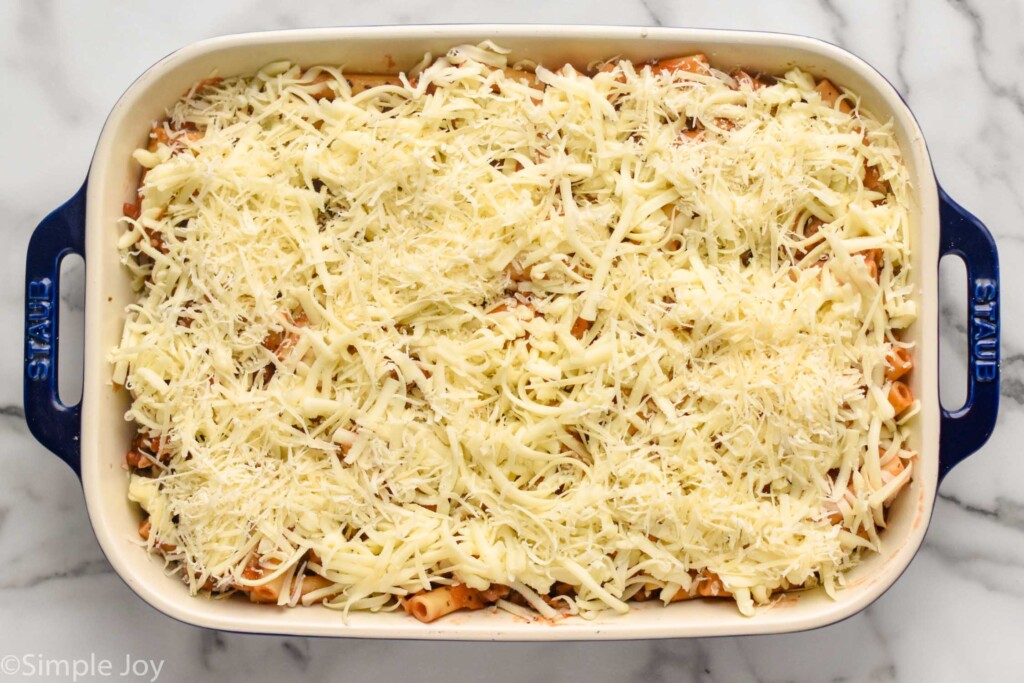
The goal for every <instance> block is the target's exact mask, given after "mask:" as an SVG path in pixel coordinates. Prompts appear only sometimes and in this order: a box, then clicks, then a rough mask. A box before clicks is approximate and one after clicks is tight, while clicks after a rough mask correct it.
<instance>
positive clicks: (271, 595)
mask: <svg viewBox="0 0 1024 683" xmlns="http://www.w3.org/2000/svg"><path fill="white" fill-rule="evenodd" d="M287 576H288V575H287V574H281V575H280V576H278V577H276V578H274V579H273V580H271V581H268V582H267V583H264V584H261V585H259V586H253V587H252V589H251V590H250V591H249V600H251V601H252V602H271V603H273V602H277V601H278V598H280V597H281V589H282V588H284V580H285V578H287Z"/></svg>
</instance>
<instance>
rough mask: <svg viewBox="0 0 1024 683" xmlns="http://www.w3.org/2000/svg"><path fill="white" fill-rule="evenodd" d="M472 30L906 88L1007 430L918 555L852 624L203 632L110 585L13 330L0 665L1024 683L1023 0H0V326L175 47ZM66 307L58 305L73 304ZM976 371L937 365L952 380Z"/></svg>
mask: <svg viewBox="0 0 1024 683" xmlns="http://www.w3.org/2000/svg"><path fill="white" fill-rule="evenodd" d="M468 21H471V22H511V21H523V22H551V23H624V24H637V25H651V26H653V25H665V26H702V27H711V28H749V29H760V30H770V31H781V32H789V33H799V34H805V35H811V36H816V37H820V38H823V39H826V40H829V41H831V42H834V43H836V44H838V45H841V46H843V47H845V48H847V49H850V50H852V51H854V52H855V53H857V54H858V55H860V56H862V57H863V58H865V59H867V60H868V61H869V62H871V63H872V64H873V65H875V66H876V67H877V68H878V69H879V70H880V71H882V73H883V74H884V75H885V76H886V77H888V78H889V79H890V80H891V81H892V82H893V83H894V84H895V85H896V86H897V88H898V89H899V90H900V92H901V93H902V94H903V95H904V97H905V98H907V100H908V102H909V103H910V105H911V107H912V108H913V109H914V112H915V114H916V115H917V116H918V118H919V121H920V123H921V125H922V128H923V129H924V132H925V136H926V139H927V140H928V143H929V148H930V151H931V154H932V157H933V161H934V164H935V169H936V173H937V175H938V177H939V179H940V181H941V182H942V183H943V185H944V187H945V188H946V189H947V190H948V191H949V192H950V194H951V195H952V196H953V197H955V198H956V199H957V200H958V201H960V202H961V203H962V204H963V205H964V206H966V207H968V208H969V209H970V210H972V211H973V212H975V213H976V214H977V215H978V216H979V217H980V218H981V219H982V220H983V221H984V222H985V223H986V224H987V225H988V226H989V227H990V229H991V230H992V232H993V233H994V234H995V235H996V237H997V240H998V243H999V246H1000V252H1001V259H1002V264H1003V273H1002V279H1003V296H1004V299H1003V335H1004V345H1003V352H1004V359H1005V360H1004V364H1003V385H1002V398H1003V404H1002V412H1001V415H1000V421H999V425H998V427H997V430H996V433H995V434H994V436H993V437H992V439H991V441H990V442H989V444H988V445H986V446H985V448H984V449H983V450H982V451H981V452H979V453H977V454H975V455H974V456H972V457H971V458H969V459H968V460H967V461H965V462H964V463H963V464H961V465H959V466H958V467H957V468H956V469H955V470H954V471H953V473H952V474H951V475H950V476H949V477H948V478H947V479H946V481H945V482H944V483H943V485H942V489H941V494H940V496H939V500H938V502H937V504H936V508H935V515H934V518H933V521H932V526H931V528H930V529H929V531H928V535H927V538H926V541H925V544H924V546H923V548H922V550H921V552H920V554H919V555H918V557H917V558H916V559H915V561H914V562H913V563H912V565H911V566H910V568H909V569H908V571H907V572H906V574H905V575H904V576H903V578H902V579H901V580H900V581H898V582H897V583H896V584H895V586H894V587H893V588H892V589H891V590H889V591H888V592H887V593H886V594H885V595H884V596H883V597H882V598H881V599H880V600H879V601H878V602H876V603H875V604H874V605H872V606H871V607H870V608H868V609H867V610H866V611H864V612H863V613H861V614H859V615H857V616H855V617H853V618H851V619H849V620H847V621H845V622H842V623H840V624H836V625H834V626H831V627H828V628H824V629H819V630H816V631H812V632H808V633H801V634H789V635H782V636H769V637H757V638H745V639H737V638H720V639H709V640H692V641H669V642H618V643H600V644H545V643H534V644H518V645H517V644H476V643H412V642H359V641H331V640H312V639H301V638H277V637H255V636H242V635H236V634H227V633H216V632H211V631H204V630H201V629H197V628H193V627H190V626H186V625H183V624H179V623H177V622H174V621H172V620H170V619H168V618H166V617H164V616H162V615H160V614H158V613H157V612H156V611H154V610H153V609H151V608H149V607H148V606H146V605H145V604H144V603H142V602H141V601H140V600H139V599H137V598H136V597H135V596H134V595H133V594H132V592H131V591H130V589H128V588H127V587H126V586H125V585H124V584H123V583H122V582H121V581H120V580H119V579H118V578H117V577H116V575H115V574H114V573H113V572H112V570H111V569H110V567H109V565H108V564H107V563H106V560H105V559H104V558H103V555H102V553H101V552H100V550H99V547H98V546H97V544H96V542H95V540H94V538H93V535H92V531H91V527H90V525H89V521H88V517H87V513H86V509H85V503H84V499H83V496H82V493H81V488H80V487H79V485H78V483H77V482H76V481H75V480H74V478H73V476H72V475H71V473H70V472H69V471H68V470H67V468H66V467H65V466H64V465H63V464H62V463H60V462H59V461H58V460H57V459H56V458H54V457H52V456H50V455H49V454H48V453H46V452H45V450H44V449H43V448H42V447H41V446H40V445H38V444H37V443H36V442H35V441H34V440H33V439H32V438H31V436H30V435H29V433H28V430H27V428H26V426H25V424H24V412H23V410H22V408H21V369H20V365H19V360H18V359H20V357H21V348H20V347H21V343H22V341H21V339H20V338H19V337H18V336H16V335H6V336H2V337H0V357H2V358H4V359H6V361H5V364H4V365H3V366H0V367H2V370H3V373H4V374H3V375H2V377H3V378H4V380H5V381H3V382H0V443H2V444H3V448H2V451H3V453H2V457H0V624H3V626H0V634H2V635H3V638H0V657H2V656H4V655H7V654H16V655H22V654H25V653H39V654H41V655H45V656H49V657H82V656H88V655H89V654H90V653H95V654H96V655H97V656H100V657H108V658H110V659H112V660H114V661H115V662H118V661H123V660H124V658H125V656H126V654H129V653H130V654H131V655H132V656H135V657H149V658H159V659H163V660H165V662H166V665H165V668H164V672H163V674H162V676H161V677H160V679H159V680H164V681H186V680H225V681H247V682H252V681H260V680H268V681H270V680H274V681H277V680H282V679H295V678H298V677H301V678H302V679H303V680H311V681H321V680H322V681H327V680H344V681H371V680H372V681H390V680H395V681H399V680H410V679H417V680H422V681H425V682H429V681H433V680H438V681H440V680H446V681H448V680H474V679H481V678H486V679H487V680H490V681H498V682H500V681H510V682H511V681H515V682H516V683H520V682H521V681H524V680H525V681H530V680H544V681H547V682H552V683H553V682H557V681H578V680H617V681H651V682H658V681H665V682H669V681H673V682H677V681H678V682H689V681H701V682H717V681H752V682H758V683H761V682H764V683H770V682H780V683H781V682H783V681H795V682H803V681H821V680H829V681H981V680H991V681H1012V680H1024V673H1022V671H1024V670H1022V669H1021V664H1022V663H1024V651H1022V648H1021V642H1022V640H1024V616H1022V615H1024V492H1022V484H1024V457H1022V454H1021V452H1020V451H1021V447H1020V444H1021V443H1024V317H1022V315H1021V314H1022V313H1024V306H1022V305H1021V303H1020V298H1019V297H1018V296H1017V294H1018V293H1019V292H1021V291H1024V269H1021V268H1020V267H1018V266H1017V263H1018V261H1020V260H1021V259H1022V258H1024V172H1022V170H1021V169H1022V168H1024V69H1022V68H1021V66H1020V65H1021V63H1022V59H1024V0H992V1H988V0H986V1H983V0H892V1H891V2H890V1H885V0H869V1H867V2H850V1H847V0H817V1H811V0H783V1H782V2H775V3H751V2H742V1H740V0H723V1H721V2H715V3H699V4H698V3H680V2H676V1H675V0H620V1H618V2H611V1H610V0H596V1H593V2H562V3H555V2H550V1H549V2H544V1H533V0H530V1H520V2H516V3H508V2H503V3H499V2H493V1H492V0H446V1H444V2H442V1H441V0H424V1H422V2H416V1H414V0H380V1H378V2H372V3H337V2H331V1H329V0H310V1H308V2H304V3H301V4H294V5H292V4H286V3H281V2H278V1H277V0H249V1H244V0H233V1H231V2H223V3H209V2H200V1H198V0H184V1H182V2H175V3H163V4H152V3H121V2H116V1H115V0H96V1H95V2H90V3H84V2H83V3H70V2H68V3H58V2H37V1H34V0H19V1H15V0H12V1H9V2H5V3H0V54H2V60H0V81H2V82H3V83H4V85H5V86H6V88H5V90H6V91H7V92H8V94H9V96H8V99H7V100H6V101H5V104H4V106H3V108H2V109H0V111H2V112H3V113H2V117H3V123H4V125H3V126H2V127H0V140H2V146H0V149H3V150H4V151H3V153H2V154H0V178H2V180H3V182H2V183H0V215H2V216H3V218H4V221H3V227H2V229H3V230H4V231H5V237H6V240H5V246H6V248H5V249H3V250H2V252H0V321H2V322H3V323H4V324H5V325H6V326H8V327H10V328H12V329H18V328H19V327H20V325H21V316H22V291H23V290H22V287H23V284H22V279H23V268H24V266H23V262H24V253H25V247H26V245H27V242H28V237H29V235H30V233H31V230H32V228H33V227H34V226H35V224H36V223H37V222H38V220H39V219H41V218H42V217H43V216H44V215H45V214H46V213H47V212H48V211H49V210H51V209H52V208H54V207H55V206H57V205H58V204H59V203H60V202H61V201H62V200H64V199H65V198H67V197H68V196H70V195H71V194H72V193H73V192H74V191H75V190H76V189H77V187H78V186H79V184H80V182H81V180H82V178H83V177H84V175H85V173H86V170H87V168H88V164H89V157H90V155H91V153H92V149H93V145H94V144H95V141H96V138H97V136H98V134H99V131H100V128H101V127H102V124H103V120H104V118H105V116H106V114H107V112H108V111H109V109H110V107H111V105H112V104H113V103H114V102H115V101H116V99H117V97H118V96H119V95H120V93H121V92H122V91H123V90H124V88H125V87H127V85H128V84H129V83H130V82H131V81H132V80H133V79H134V78H135V77H136V76H137V75H138V74H140V73H141V72H142V71H143V70H145V69H146V68H147V67H148V66H149V65H150V64H152V63H153V62H155V61H156V60H158V59H159V58H160V57H162V56H163V55H165V54H167V53H168V52H170V51H172V50H173V49H175V48H177V47H180V46H182V45H184V44H187V43H189V42H192V41H194V40H197V39H200V38H204V37H208V36H212V35H218V34H223V33H232V32H241V31H251V30H264V29H272V28H295V27H308V26H333V25H362V24H392V23H438V22H468ZM12 93H13V94H15V95H16V97H11V94H12ZM942 298H943V305H942V312H941V314H942V315H941V317H942V328H943V332H942V334H943V337H942V339H943V343H944V344H945V345H946V347H947V348H948V349H949V352H948V353H947V354H946V355H947V356H950V357H952V361H953V363H959V364H964V363H965V358H964V357H963V350H962V349H961V348H960V347H961V346H962V345H958V344H956V343H955V342H956V339H957V334H962V333H963V330H964V327H965V324H964V321H965V315H966V307H965V296H964V293H963V292H960V291H957V290H956V289H954V287H953V286H952V285H950V284H948V283H947V284H946V285H945V286H943V288H942ZM77 302H78V300H77V299H75V298H74V297H68V298H67V299H66V303H67V304H68V305H69V307H70V308H76V307H77ZM958 349H959V350H958ZM947 373H948V374H947ZM963 376H964V375H963V373H962V372H961V373H960V374H959V375H957V373H956V372H952V371H948V370H947V371H944V374H943V378H947V377H948V378H950V379H949V380H948V381H951V382H952V381H959V380H958V379H956V378H957V377H961V378H962V377H963ZM944 381H945V379H944ZM10 680H20V679H19V678H17V677H15V678H11V679H10ZM25 680H29V679H27V678H26V679H25ZM40 680H43V679H42V678H40ZM95 680H100V679H95Z"/></svg>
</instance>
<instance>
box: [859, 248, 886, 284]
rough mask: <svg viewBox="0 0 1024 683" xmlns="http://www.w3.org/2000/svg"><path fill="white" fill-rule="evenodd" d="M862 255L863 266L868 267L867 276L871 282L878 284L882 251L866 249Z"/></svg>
mask: <svg viewBox="0 0 1024 683" xmlns="http://www.w3.org/2000/svg"><path fill="white" fill-rule="evenodd" d="M863 254H864V265H866V266H867V267H868V275H869V276H870V277H871V279H872V280H874V281H875V282H878V275H879V271H880V270H881V266H882V250H881V249H868V250H867V251H865V252H863Z"/></svg>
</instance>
